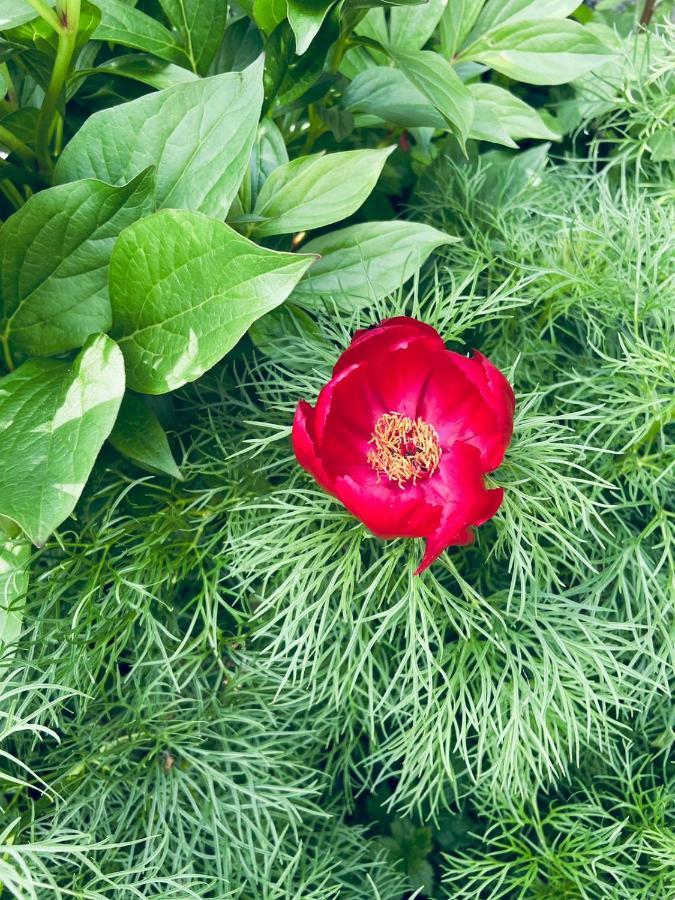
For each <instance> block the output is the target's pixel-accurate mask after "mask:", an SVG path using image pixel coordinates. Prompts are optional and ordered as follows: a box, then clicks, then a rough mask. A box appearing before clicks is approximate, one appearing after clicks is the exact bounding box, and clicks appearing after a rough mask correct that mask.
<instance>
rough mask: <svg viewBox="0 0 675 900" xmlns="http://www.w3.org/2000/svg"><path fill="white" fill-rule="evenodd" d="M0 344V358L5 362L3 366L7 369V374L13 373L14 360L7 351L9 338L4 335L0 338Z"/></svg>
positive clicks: (8, 350)
mask: <svg viewBox="0 0 675 900" xmlns="http://www.w3.org/2000/svg"><path fill="white" fill-rule="evenodd" d="M0 344H1V345H2V358H3V359H4V361H5V366H6V367H7V371H8V372H13V371H14V360H13V359H12V353H11V351H10V349H9V338H8V337H7V335H6V334H3V335H1V336H0Z"/></svg>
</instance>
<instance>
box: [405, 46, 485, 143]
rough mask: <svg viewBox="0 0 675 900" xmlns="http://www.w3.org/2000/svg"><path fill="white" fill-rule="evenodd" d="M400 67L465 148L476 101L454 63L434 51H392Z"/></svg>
mask: <svg viewBox="0 0 675 900" xmlns="http://www.w3.org/2000/svg"><path fill="white" fill-rule="evenodd" d="M391 55H392V57H393V59H394V60H395V61H396V64H397V65H398V66H399V68H400V69H401V70H402V71H403V72H404V73H405V75H406V76H407V77H408V78H409V79H410V81H412V83H413V84H414V85H415V87H417V88H418V89H419V90H420V91H421V92H422V93H423V94H424V95H425V96H426V97H428V98H429V100H430V101H431V103H432V104H433V105H434V106H435V107H436V109H437V110H438V111H439V113H440V114H441V115H442V116H443V118H444V119H445V120H446V122H447V123H448V125H449V127H450V128H451V130H452V131H453V132H454V134H456V135H457V138H458V139H459V142H460V144H461V145H462V146H463V145H464V142H465V140H466V138H467V137H468V136H469V131H470V130H471V123H472V121H473V98H472V96H471V94H470V92H469V90H468V88H467V87H466V85H465V84H463V83H462V82H461V81H460V79H459V76H458V75H457V73H456V72H455V70H454V69H453V68H452V66H451V65H450V63H449V62H448V61H447V60H446V59H443V57H442V56H441V55H440V54H439V53H434V52H432V51H431V50H418V51H416V52H414V53H413V52H404V51H402V50H391Z"/></svg>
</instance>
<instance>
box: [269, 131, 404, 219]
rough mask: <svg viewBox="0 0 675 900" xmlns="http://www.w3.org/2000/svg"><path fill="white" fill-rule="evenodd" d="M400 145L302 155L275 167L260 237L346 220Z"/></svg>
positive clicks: (359, 204)
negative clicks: (396, 146)
mask: <svg viewBox="0 0 675 900" xmlns="http://www.w3.org/2000/svg"><path fill="white" fill-rule="evenodd" d="M394 149H395V148H394V147H385V148H384V149H382V150H346V151H344V152H343V153H328V154H325V155H324V154H322V153H315V154H313V155H312V156H301V157H300V158H299V159H294V160H292V161H291V162H289V163H286V165H284V166H279V167H278V168H277V169H275V170H274V171H273V172H272V174H271V175H270V177H269V178H268V179H267V181H266V182H265V183H264V184H263V186H262V188H261V190H260V194H259V195H258V200H257V202H256V205H255V208H254V210H253V211H254V213H255V215H257V216H262V217H264V219H265V221H264V222H260V223H259V224H256V226H255V233H256V234H257V235H259V236H260V237H269V236H270V235H273V234H290V233H292V232H295V231H309V230H310V229H312V228H322V227H323V226H324V225H331V224H332V223H333V222H339V221H340V220H341V219H346V218H347V216H351V214H352V213H354V212H356V210H357V209H358V208H359V207H360V206H361V204H362V203H363V202H364V200H365V199H366V198H367V197H368V195H369V194H370V192H371V191H372V190H373V188H374V187H375V184H376V182H377V179H378V178H379V177H380V173H381V171H382V168H383V166H384V164H385V162H386V159H387V157H388V156H389V154H390V153H391V152H392V151H393V150H394Z"/></svg>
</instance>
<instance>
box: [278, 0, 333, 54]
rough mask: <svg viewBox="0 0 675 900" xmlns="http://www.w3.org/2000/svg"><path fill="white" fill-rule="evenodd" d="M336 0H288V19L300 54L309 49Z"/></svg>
mask: <svg viewBox="0 0 675 900" xmlns="http://www.w3.org/2000/svg"><path fill="white" fill-rule="evenodd" d="M334 2H335V0H288V21H289V24H290V26H291V28H292V29H293V34H294V35H295V48H296V52H297V53H298V55H300V56H302V54H303V53H304V52H305V51H306V50H307V48H308V47H309V45H310V44H311V43H312V41H313V40H314V38H315V37H316V35H317V32H318V31H319V28H321V25H322V24H323V20H324V19H325V18H326V15H327V14H328V11H329V9H330V8H331V6H333V4H334Z"/></svg>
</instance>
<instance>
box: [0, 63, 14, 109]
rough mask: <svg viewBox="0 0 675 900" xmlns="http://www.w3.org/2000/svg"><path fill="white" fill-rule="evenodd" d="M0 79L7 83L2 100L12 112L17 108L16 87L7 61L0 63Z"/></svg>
mask: <svg viewBox="0 0 675 900" xmlns="http://www.w3.org/2000/svg"><path fill="white" fill-rule="evenodd" d="M0 79H2V81H4V82H5V84H6V85H7V99H6V100H5V99H4V98H3V101H2V102H3V103H4V104H5V105H6V106H7V107H8V108H9V111H10V112H13V111H14V110H15V109H16V108H17V102H16V88H15V87H14V82H13V81H12V76H11V74H10V71H9V67H8V65H7V63H0Z"/></svg>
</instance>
